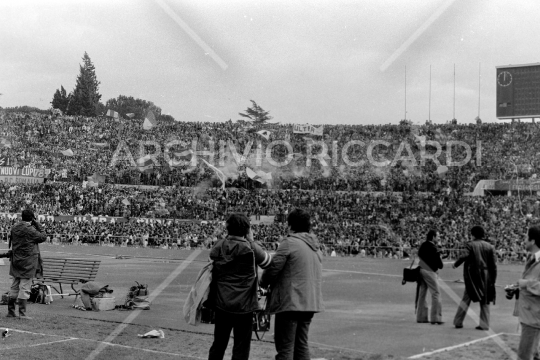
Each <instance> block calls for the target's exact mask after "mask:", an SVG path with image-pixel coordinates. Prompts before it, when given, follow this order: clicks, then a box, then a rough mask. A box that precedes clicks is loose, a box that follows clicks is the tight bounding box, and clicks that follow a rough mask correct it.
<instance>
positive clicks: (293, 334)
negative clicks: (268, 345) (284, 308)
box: [274, 311, 313, 360]
mask: <svg viewBox="0 0 540 360" xmlns="http://www.w3.org/2000/svg"><path fill="white" fill-rule="evenodd" d="M312 318H313V313H312V312H301V311H289V312H282V313H278V314H276V320H275V325H274V326H275V329H274V342H275V345H276V351H277V355H276V360H309V359H310V356H309V345H308V333H309V325H310V324H311V319H312Z"/></svg>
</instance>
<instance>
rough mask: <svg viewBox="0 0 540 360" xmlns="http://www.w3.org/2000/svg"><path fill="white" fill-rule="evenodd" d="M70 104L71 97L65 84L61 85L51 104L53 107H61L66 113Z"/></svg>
mask: <svg viewBox="0 0 540 360" xmlns="http://www.w3.org/2000/svg"><path fill="white" fill-rule="evenodd" d="M68 104H69V97H68V96H67V94H66V89H64V87H63V86H60V90H59V89H56V92H55V93H54V96H53V100H52V101H51V105H52V107H53V109H60V110H62V112H63V113H64V114H65V113H66V110H67V107H68Z"/></svg>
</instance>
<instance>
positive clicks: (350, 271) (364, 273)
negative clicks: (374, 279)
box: [323, 269, 403, 278]
mask: <svg viewBox="0 0 540 360" xmlns="http://www.w3.org/2000/svg"><path fill="white" fill-rule="evenodd" d="M323 271H330V272H339V273H350V274H360V275H376V276H389V277H398V278H402V277H403V276H401V275H396V274H378V273H369V272H362V271H354V270H332V269H323Z"/></svg>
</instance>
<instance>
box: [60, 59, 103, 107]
mask: <svg viewBox="0 0 540 360" xmlns="http://www.w3.org/2000/svg"><path fill="white" fill-rule="evenodd" d="M82 59H83V65H80V66H79V67H80V73H79V76H77V82H76V84H75V89H73V92H72V93H71V94H70V96H69V104H68V107H67V113H68V114H69V115H84V116H96V115H97V109H98V106H99V101H100V100H101V94H100V93H99V92H98V91H99V84H100V82H99V81H98V80H97V77H96V68H95V67H94V64H93V63H92V60H91V59H90V56H88V54H87V53H86V52H85V53H84V56H83V58H82Z"/></svg>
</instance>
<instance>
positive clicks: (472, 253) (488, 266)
mask: <svg viewBox="0 0 540 360" xmlns="http://www.w3.org/2000/svg"><path fill="white" fill-rule="evenodd" d="M471 235H472V236H473V238H474V239H473V240H472V241H469V242H468V243H466V244H465V248H464V249H463V252H462V253H461V255H460V257H459V259H457V260H456V262H455V263H454V265H453V266H452V268H453V269H455V268H457V267H459V266H460V265H461V264H463V263H464V267H463V280H464V281H465V291H464V292H463V298H462V300H461V303H460V305H459V307H458V309H457V312H456V316H455V317H454V326H455V327H456V328H458V329H460V328H462V327H463V320H464V319H465V316H466V315H467V310H468V309H469V305H470V304H471V301H472V302H478V303H480V324H479V326H477V327H476V329H477V330H488V329H489V303H491V302H492V303H493V304H495V281H496V280H497V257H496V254H495V249H494V248H493V245H491V244H490V243H488V242H487V241H485V240H484V239H485V232H484V229H483V228H482V227H481V226H474V227H473V228H472V229H471Z"/></svg>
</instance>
